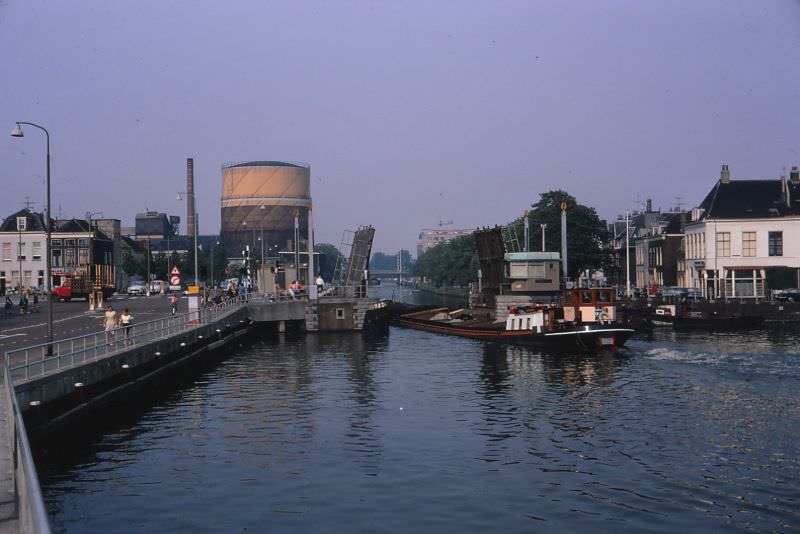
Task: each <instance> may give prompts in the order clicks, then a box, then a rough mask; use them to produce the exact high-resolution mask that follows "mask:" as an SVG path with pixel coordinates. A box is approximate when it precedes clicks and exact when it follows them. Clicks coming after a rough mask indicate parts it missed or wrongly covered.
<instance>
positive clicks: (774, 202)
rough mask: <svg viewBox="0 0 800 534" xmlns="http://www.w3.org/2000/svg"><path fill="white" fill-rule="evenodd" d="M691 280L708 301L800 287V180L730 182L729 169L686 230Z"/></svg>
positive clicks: (724, 168) (724, 169)
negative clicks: (775, 289)
mask: <svg viewBox="0 0 800 534" xmlns="http://www.w3.org/2000/svg"><path fill="white" fill-rule="evenodd" d="M685 233H686V241H685V243H684V249H685V254H686V260H685V267H686V279H687V282H688V284H689V285H690V286H691V287H697V288H700V289H701V290H702V291H703V295H704V296H707V297H708V298H762V297H764V296H766V294H767V292H768V290H769V289H774V288H780V287H787V286H798V285H800V279H798V277H799V276H800V176H799V175H798V170H797V167H792V170H791V173H790V178H789V180H787V179H785V178H783V177H782V178H780V179H778V180H736V181H731V179H730V171H729V170H728V166H727V165H723V166H722V173H721V175H720V179H719V181H718V182H717V184H716V185H715V186H714V188H713V189H712V190H711V191H710V192H709V193H708V195H707V196H706V198H705V199H704V200H703V202H702V203H701V204H700V205H699V206H698V207H697V208H695V209H694V210H693V211H692V217H691V221H690V222H688V223H687V224H686V226H685Z"/></svg>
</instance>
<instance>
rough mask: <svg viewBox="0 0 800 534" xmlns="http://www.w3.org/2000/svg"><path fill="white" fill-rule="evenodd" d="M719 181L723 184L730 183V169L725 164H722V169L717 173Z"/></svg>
mask: <svg viewBox="0 0 800 534" xmlns="http://www.w3.org/2000/svg"><path fill="white" fill-rule="evenodd" d="M719 181H720V182H722V183H723V184H729V183H731V171H729V170H728V166H727V165H723V166H722V170H721V171H720V173H719Z"/></svg>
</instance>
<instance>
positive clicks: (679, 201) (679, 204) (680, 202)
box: [675, 197, 683, 211]
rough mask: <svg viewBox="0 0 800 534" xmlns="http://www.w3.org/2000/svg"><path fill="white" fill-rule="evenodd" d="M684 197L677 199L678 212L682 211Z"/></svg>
mask: <svg viewBox="0 0 800 534" xmlns="http://www.w3.org/2000/svg"><path fill="white" fill-rule="evenodd" d="M682 201H683V197H675V204H676V205H677V207H678V210H677V211H681V204H683V202H682Z"/></svg>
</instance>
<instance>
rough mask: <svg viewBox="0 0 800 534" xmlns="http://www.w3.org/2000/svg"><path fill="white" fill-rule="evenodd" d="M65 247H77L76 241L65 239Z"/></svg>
mask: <svg viewBox="0 0 800 534" xmlns="http://www.w3.org/2000/svg"><path fill="white" fill-rule="evenodd" d="M64 246H65V247H74V246H75V240H74V239H65V240H64Z"/></svg>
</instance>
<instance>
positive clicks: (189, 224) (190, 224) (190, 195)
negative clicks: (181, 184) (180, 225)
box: [186, 158, 196, 237]
mask: <svg viewBox="0 0 800 534" xmlns="http://www.w3.org/2000/svg"><path fill="white" fill-rule="evenodd" d="M186 197H187V198H186V235H187V236H189V237H191V236H193V235H194V231H195V230H194V228H195V226H194V225H195V224H196V221H195V220H194V214H195V211H194V158H186Z"/></svg>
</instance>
